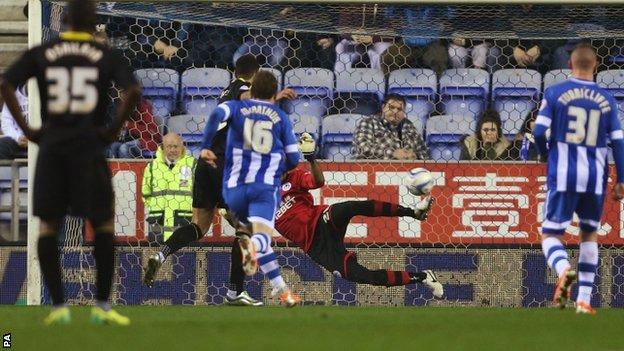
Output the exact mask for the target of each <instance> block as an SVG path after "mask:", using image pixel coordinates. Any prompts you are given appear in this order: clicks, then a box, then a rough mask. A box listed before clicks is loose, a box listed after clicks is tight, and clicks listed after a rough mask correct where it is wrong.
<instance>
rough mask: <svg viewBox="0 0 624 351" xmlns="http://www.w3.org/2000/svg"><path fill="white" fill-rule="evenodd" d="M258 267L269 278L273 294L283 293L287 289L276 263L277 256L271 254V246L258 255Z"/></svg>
mask: <svg viewBox="0 0 624 351" xmlns="http://www.w3.org/2000/svg"><path fill="white" fill-rule="evenodd" d="M258 265H259V266H260V270H261V271H262V273H264V275H265V276H266V277H267V278H269V282H270V283H271V286H272V287H273V291H274V292H279V291H283V290H285V289H286V288H287V286H286V282H285V281H284V278H282V272H281V270H280V266H279V263H277V255H275V252H273V249H272V248H271V246H269V247H268V249H267V250H266V251H265V252H264V253H258Z"/></svg>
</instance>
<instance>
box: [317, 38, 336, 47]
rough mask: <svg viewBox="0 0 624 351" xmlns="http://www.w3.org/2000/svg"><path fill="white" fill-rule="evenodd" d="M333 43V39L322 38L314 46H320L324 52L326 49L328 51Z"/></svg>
mask: <svg viewBox="0 0 624 351" xmlns="http://www.w3.org/2000/svg"><path fill="white" fill-rule="evenodd" d="M333 43H334V39H332V38H323V39H319V40H318V41H317V42H316V45H318V46H320V47H321V49H323V50H326V49H329V47H330V46H332V44H333Z"/></svg>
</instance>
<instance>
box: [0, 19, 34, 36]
mask: <svg viewBox="0 0 624 351" xmlns="http://www.w3.org/2000/svg"><path fill="white" fill-rule="evenodd" d="M0 34H28V21H0Z"/></svg>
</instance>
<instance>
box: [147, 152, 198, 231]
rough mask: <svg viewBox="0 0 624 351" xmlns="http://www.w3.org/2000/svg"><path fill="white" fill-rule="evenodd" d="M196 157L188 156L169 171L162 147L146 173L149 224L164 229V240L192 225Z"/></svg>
mask: <svg viewBox="0 0 624 351" xmlns="http://www.w3.org/2000/svg"><path fill="white" fill-rule="evenodd" d="M195 162H196V161H195V158H193V156H190V155H188V154H186V151H184V155H183V156H182V157H180V159H179V160H178V161H176V163H175V166H173V168H171V169H169V165H167V163H166V162H165V155H164V152H163V150H162V148H161V147H159V148H158V151H157V152H156V158H155V159H153V160H152V161H151V162H150V163H149V164H148V165H147V166H145V171H144V172H143V184H142V187H141V190H142V194H143V202H144V203H145V208H146V210H147V211H148V216H147V221H148V223H150V224H158V225H160V226H161V228H162V233H163V240H167V239H168V238H169V237H170V236H171V234H172V233H173V231H174V230H175V229H176V228H177V227H179V226H181V225H185V224H188V223H190V222H191V217H192V215H193V191H192V189H193V172H194V170H195Z"/></svg>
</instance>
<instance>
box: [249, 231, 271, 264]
mask: <svg viewBox="0 0 624 351" xmlns="http://www.w3.org/2000/svg"><path fill="white" fill-rule="evenodd" d="M251 242H252V243H253V244H254V245H255V247H256V252H257V253H258V258H260V254H261V253H265V252H267V249H270V248H271V237H270V236H268V235H266V234H264V233H255V234H254V235H253V236H252V237H251ZM271 252H272V251H271Z"/></svg>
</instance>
